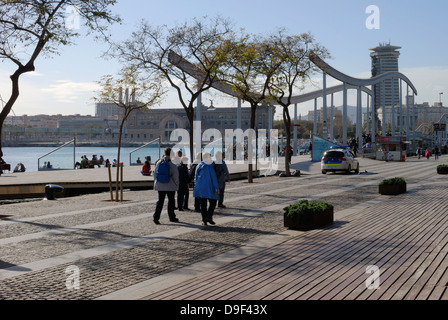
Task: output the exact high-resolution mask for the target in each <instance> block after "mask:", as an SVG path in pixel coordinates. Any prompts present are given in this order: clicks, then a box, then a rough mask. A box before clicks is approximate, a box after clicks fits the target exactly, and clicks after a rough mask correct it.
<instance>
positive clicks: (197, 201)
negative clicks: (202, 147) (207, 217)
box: [190, 152, 202, 212]
mask: <svg viewBox="0 0 448 320" xmlns="http://www.w3.org/2000/svg"><path fill="white" fill-rule="evenodd" d="M201 158H202V153H201V152H198V153H196V156H195V158H194V161H193V163H192V164H191V166H190V181H191V182H193V186H194V180H195V174H196V168H197V166H198V164H200V163H201ZM193 190H194V188H193ZM193 197H194V211H196V212H201V201H200V199H199V198H196V197H195V196H194V194H193Z"/></svg>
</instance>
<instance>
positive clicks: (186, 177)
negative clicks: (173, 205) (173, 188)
mask: <svg viewBox="0 0 448 320" xmlns="http://www.w3.org/2000/svg"><path fill="white" fill-rule="evenodd" d="M177 168H178V169H179V190H178V191H177V207H178V209H179V211H184V210H190V209H189V208H188V196H189V192H190V191H189V188H188V185H189V183H190V174H189V172H188V158H187V157H183V158H182V160H181V162H180V164H179V165H178V166H177Z"/></svg>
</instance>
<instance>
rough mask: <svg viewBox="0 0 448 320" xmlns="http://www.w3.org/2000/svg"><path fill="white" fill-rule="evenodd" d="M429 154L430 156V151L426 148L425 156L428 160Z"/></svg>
mask: <svg viewBox="0 0 448 320" xmlns="http://www.w3.org/2000/svg"><path fill="white" fill-rule="evenodd" d="M430 156H431V152H429V150H428V149H426V151H425V157H426V159H427V160H429V157H430Z"/></svg>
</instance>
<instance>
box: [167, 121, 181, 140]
mask: <svg viewBox="0 0 448 320" xmlns="http://www.w3.org/2000/svg"><path fill="white" fill-rule="evenodd" d="M177 128H178V126H177V123H176V121H174V120H170V121H168V122H167V123H166V125H165V139H166V140H169V138H170V137H171V133H172V132H173V131H174V130H176V129H177Z"/></svg>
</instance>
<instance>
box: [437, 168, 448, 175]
mask: <svg viewBox="0 0 448 320" xmlns="http://www.w3.org/2000/svg"><path fill="white" fill-rule="evenodd" d="M437 173H438V174H448V167H446V166H438V167H437Z"/></svg>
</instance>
